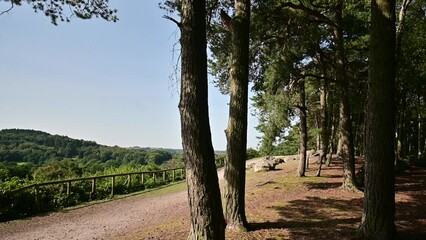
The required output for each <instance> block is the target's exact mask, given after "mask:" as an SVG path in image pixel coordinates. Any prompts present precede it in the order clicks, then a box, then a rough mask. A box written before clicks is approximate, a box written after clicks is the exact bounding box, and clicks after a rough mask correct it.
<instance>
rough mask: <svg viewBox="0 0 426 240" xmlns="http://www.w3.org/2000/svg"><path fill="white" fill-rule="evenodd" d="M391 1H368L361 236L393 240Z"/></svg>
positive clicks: (393, 128)
mask: <svg viewBox="0 0 426 240" xmlns="http://www.w3.org/2000/svg"><path fill="white" fill-rule="evenodd" d="M394 98H395V1H394V0H372V1H371V35H370V76H369V89H368V102H367V115H366V146H365V149H366V155H365V197H364V212H363V214H362V222H361V228H360V230H361V233H362V235H363V237H365V238H368V239H395V235H396V234H395V233H396V229H395V224H394V218H395V176H394V163H393V162H394V158H395V152H394V137H395V99H394Z"/></svg>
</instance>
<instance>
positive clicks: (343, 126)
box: [334, 0, 356, 189]
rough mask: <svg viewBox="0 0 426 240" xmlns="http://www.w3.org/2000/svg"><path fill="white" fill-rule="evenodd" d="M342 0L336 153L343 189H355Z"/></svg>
mask: <svg viewBox="0 0 426 240" xmlns="http://www.w3.org/2000/svg"><path fill="white" fill-rule="evenodd" d="M342 14H343V0H339V1H338V6H337V11H336V19H335V21H336V26H334V38H335V43H336V53H335V57H336V66H335V68H336V69H335V70H336V84H337V91H338V98H339V144H338V145H339V149H338V155H339V157H340V159H341V160H342V161H343V185H342V187H343V188H345V189H355V185H356V184H355V159H354V146H353V138H352V122H351V111H350V105H349V92H348V85H349V84H348V80H347V76H346V64H345V54H344V42H343V32H342V22H343V18H342Z"/></svg>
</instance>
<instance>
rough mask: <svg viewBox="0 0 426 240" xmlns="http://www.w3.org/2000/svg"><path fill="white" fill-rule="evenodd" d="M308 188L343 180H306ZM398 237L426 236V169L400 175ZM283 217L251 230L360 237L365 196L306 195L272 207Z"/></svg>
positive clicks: (327, 186)
mask: <svg viewBox="0 0 426 240" xmlns="http://www.w3.org/2000/svg"><path fill="white" fill-rule="evenodd" d="M304 184H306V185H307V186H308V189H320V190H327V189H334V188H338V187H340V185H341V183H312V182H309V183H304ZM395 189H396V193H397V203H396V215H395V224H396V226H397V230H398V236H397V239H401V240H411V239H426V208H425V207H424V200H425V199H426V169H423V168H410V169H409V170H407V171H406V172H405V173H404V174H401V175H398V176H397V177H396V187H395ZM268 208H269V209H273V210H274V211H276V212H277V213H278V215H279V216H280V218H279V219H278V220H277V221H274V222H269V221H266V222H256V223H251V224H250V227H249V230H250V231H256V230H262V229H266V230H267V229H286V230H288V232H289V233H290V239H356V235H357V230H358V227H359V224H360V223H361V214H362V208H363V198H362V197H358V198H352V199H341V198H340V197H339V196H333V197H330V198H327V197H321V196H313V197H312V196H311V197H309V196H308V197H305V198H304V199H297V200H293V201H289V202H287V203H286V204H285V205H284V206H272V207H268Z"/></svg>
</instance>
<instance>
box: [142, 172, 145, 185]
mask: <svg viewBox="0 0 426 240" xmlns="http://www.w3.org/2000/svg"><path fill="white" fill-rule="evenodd" d="M144 177H145V175H144V174H143V173H142V174H141V182H142V187H143V186H144V184H145V178H144Z"/></svg>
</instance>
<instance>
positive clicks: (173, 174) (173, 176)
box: [172, 169, 175, 182]
mask: <svg viewBox="0 0 426 240" xmlns="http://www.w3.org/2000/svg"><path fill="white" fill-rule="evenodd" d="M172 178H173V182H174V181H175V170H174V169H173V172H172Z"/></svg>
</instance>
